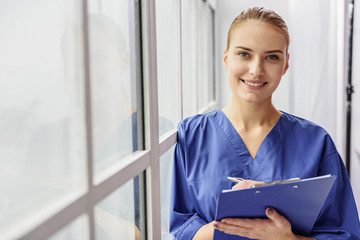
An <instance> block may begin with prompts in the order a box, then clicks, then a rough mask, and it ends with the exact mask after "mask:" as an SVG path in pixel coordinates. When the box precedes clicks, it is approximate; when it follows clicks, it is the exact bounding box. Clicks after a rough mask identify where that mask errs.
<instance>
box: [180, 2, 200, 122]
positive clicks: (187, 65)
mask: <svg viewBox="0 0 360 240" xmlns="http://www.w3.org/2000/svg"><path fill="white" fill-rule="evenodd" d="M195 3H196V1H193V0H182V1H181V15H182V16H181V21H182V23H181V28H182V32H181V35H182V39H181V41H182V84H183V115H184V118H185V117H189V116H191V115H194V114H196V113H197V104H196V101H197V98H196V96H197V93H196V92H197V91H196V90H197V77H196V66H197V64H196V54H194V53H196V47H195V39H196V37H195V30H196V29H195V28H196V26H195V24H194V22H195V14H194V13H195V9H194V7H195V5H194V4H195Z"/></svg>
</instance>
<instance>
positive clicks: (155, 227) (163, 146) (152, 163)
mask: <svg viewBox="0 0 360 240" xmlns="http://www.w3.org/2000/svg"><path fill="white" fill-rule="evenodd" d="M129 1H133V2H134V4H135V2H138V4H139V6H140V13H141V14H140V16H139V17H140V19H136V17H137V16H134V12H135V11H132V12H131V13H130V17H131V20H138V21H140V22H141V24H140V26H141V29H140V32H141V41H142V46H141V48H142V49H143V50H142V53H141V54H142V59H141V62H142V74H140V75H141V78H142V84H143V85H142V89H141V91H142V94H143V95H142V96H141V97H142V99H140V101H141V103H142V104H143V106H142V110H143V112H141V113H140V114H142V115H141V116H142V120H143V121H144V125H140V126H139V125H138V126H139V127H141V128H140V131H142V134H144V147H143V150H138V151H136V152H134V153H133V154H132V155H130V156H128V157H127V158H126V159H124V160H123V161H122V162H123V163H125V164H123V163H122V164H121V165H119V166H116V167H115V169H113V170H112V174H111V175H109V176H108V177H107V178H106V179H105V180H102V181H101V182H99V183H98V184H95V183H94V176H93V151H92V143H93V139H92V128H91V126H92V119H91V91H90V64H89V33H88V3H87V0H80V1H79V5H81V6H80V8H81V9H79V10H80V11H79V12H81V14H82V16H81V18H82V21H83V26H84V31H83V53H84V55H83V63H84V94H85V106H84V109H85V118H86V119H85V120H86V122H85V123H86V154H87V156H86V158H87V160H86V161H87V170H86V172H87V174H86V177H87V180H86V183H87V192H85V193H84V194H82V195H81V196H79V194H77V195H73V196H68V197H67V199H66V201H65V203H64V201H61V203H57V204H59V206H60V205H61V207H62V208H61V210H60V211H58V212H57V213H55V214H54V215H52V216H49V217H48V218H47V219H46V220H45V221H44V222H42V223H41V224H39V225H37V226H36V227H34V228H33V229H31V230H30V231H28V232H25V233H22V236H21V239H39V240H40V239H47V238H50V237H52V236H53V235H54V234H56V233H57V232H59V231H61V230H62V229H63V228H64V227H66V226H67V225H68V224H69V223H71V222H72V221H74V220H76V219H77V218H78V217H79V216H82V215H86V216H87V219H88V229H89V238H90V239H91V240H93V239H95V230H94V226H95V224H94V223H95V219H94V218H95V217H94V207H95V206H96V204H97V203H98V202H100V201H101V200H102V199H104V198H106V196H108V195H110V194H111V193H112V192H114V191H115V190H117V189H118V188H119V187H121V186H122V185H123V184H124V183H126V182H127V181H129V180H131V179H133V178H134V177H136V176H137V175H139V174H141V173H143V172H145V174H146V193H145V196H146V200H147V201H146V203H145V205H146V206H147V208H146V209H147V213H146V214H147V216H148V217H147V219H148V220H147V222H146V224H147V227H146V231H145V232H144V233H142V236H141V239H143V238H144V239H161V206H160V157H161V156H162V155H163V154H164V153H166V152H167V151H168V150H169V149H170V148H171V147H173V146H174V145H175V144H176V141H177V129H176V127H175V128H174V129H172V130H170V131H169V132H167V133H166V134H164V135H162V136H159V115H158V85H157V50H156V37H157V36H156V12H155V2H156V1H155V0H140V1H139V0H129ZM198 1H201V0H198ZM179 3H180V4H181V0H179ZM180 4H179V9H178V11H179V18H180V19H179V21H180V26H181V24H182V21H181V20H182V19H181V5H180ZM206 4H207V5H208V7H210V8H211V9H212V10H214V8H213V7H212V6H211V4H209V3H208V2H206ZM191 12H192V14H196V9H195V11H191ZM79 14H80V13H79ZM212 17H213V18H214V15H212ZM212 21H213V20H212ZM130 22H131V21H130ZM131 24H134V23H131ZM213 28H214V24H213ZM179 31H180V36H179V37H180V40H179V48H180V49H179V52H180V61H179V64H180V66H179V67H180V78H179V83H178V87H179V92H180V104H179V107H180V117H181V119H183V89H182V86H183V85H182V41H181V39H182V32H181V27H180V30H179ZM213 32H215V29H213ZM131 34H134V33H131ZM215 42H216V39H213V45H214V46H213V48H214V49H215ZM130 47H131V49H132V50H133V49H134V47H133V46H130ZM214 52H215V51H214ZM214 57H215V56H214ZM134 67H137V66H134ZM131 71H132V73H134V72H136V74H138V70H137V69H131ZM137 78H138V77H136V79H137ZM214 78H215V80H214V81H215V86H214V88H215V90H214V91H215V92H216V94H215V101H210V102H209V101H208V104H207V105H206V107H205V108H203V109H197V112H198V113H205V112H208V111H212V110H215V109H216V108H217V106H218V94H217V92H218V87H217V84H216V82H217V80H216V79H217V78H216V76H215V74H214ZM193 80H194V81H195V80H196V79H193ZM194 84H195V85H196V82H195V83H194ZM137 93H139V91H138V90H137ZM205 94H207V93H205ZM195 99H197V97H196V98H195ZM144 190H145V189H144ZM52 207H53V205H52ZM44 214H45V211H44Z"/></svg>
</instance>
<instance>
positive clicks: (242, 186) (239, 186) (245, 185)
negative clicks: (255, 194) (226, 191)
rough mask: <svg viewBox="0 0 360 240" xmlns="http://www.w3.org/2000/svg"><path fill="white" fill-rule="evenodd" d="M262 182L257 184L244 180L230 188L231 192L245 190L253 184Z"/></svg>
mask: <svg viewBox="0 0 360 240" xmlns="http://www.w3.org/2000/svg"><path fill="white" fill-rule="evenodd" d="M261 183H263V182H259V181H252V180H244V181H241V182H238V183H237V184H235V185H234V186H233V187H232V190H239V189H245V188H251V187H252V186H254V185H255V184H261Z"/></svg>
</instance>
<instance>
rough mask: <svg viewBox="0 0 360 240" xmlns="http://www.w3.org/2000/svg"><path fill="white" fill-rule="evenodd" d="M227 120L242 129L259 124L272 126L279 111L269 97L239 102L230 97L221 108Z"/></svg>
mask: <svg viewBox="0 0 360 240" xmlns="http://www.w3.org/2000/svg"><path fill="white" fill-rule="evenodd" d="M223 112H224V113H225V115H226V116H227V117H228V118H229V120H230V121H231V122H232V123H233V124H235V125H236V126H237V128H240V129H243V130H250V129H253V128H257V127H260V126H269V127H273V126H274V125H275V124H276V122H277V121H278V119H279V117H280V116H281V113H280V112H279V111H278V110H276V108H275V107H274V106H273V105H272V103H271V98H269V99H268V100H265V101H264V102H261V103H249V102H244V101H242V102H239V101H235V100H234V99H232V101H231V102H230V104H229V105H228V106H227V107H225V108H224V109H223Z"/></svg>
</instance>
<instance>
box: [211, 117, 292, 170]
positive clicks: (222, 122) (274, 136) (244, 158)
mask: <svg viewBox="0 0 360 240" xmlns="http://www.w3.org/2000/svg"><path fill="white" fill-rule="evenodd" d="M285 114H286V113H284V112H283V113H282V115H281V116H280V118H279V119H278V121H277V122H276V124H275V125H274V127H273V128H272V129H271V130H270V132H269V133H268V134H267V135H266V137H265V138H264V140H263V141H262V143H261V144H260V146H259V149H258V150H257V153H256V155H255V158H254V159H253V158H252V157H251V155H250V153H249V151H248V149H247V148H246V146H245V144H244V142H243V140H242V139H241V137H240V135H239V133H238V132H237V131H236V129H235V128H234V126H233V125H232V124H231V122H230V120H229V119H228V118H227V117H226V115H225V113H224V112H223V111H222V110H218V111H217V113H216V114H215V116H214V117H215V120H216V121H217V122H218V124H219V127H220V128H221V130H222V132H223V133H224V135H225V138H226V141H227V142H228V144H229V145H230V147H231V148H233V149H234V151H235V153H236V154H237V158H238V159H239V161H240V165H242V167H244V168H246V167H247V168H250V169H248V170H249V174H250V173H251V175H253V174H254V171H253V170H256V169H257V168H259V167H260V165H261V164H262V162H263V161H264V160H266V159H267V158H268V156H269V155H270V154H271V153H272V152H273V151H274V150H275V147H276V144H277V142H278V141H279V140H280V138H281V133H282V132H283V131H285V127H286V126H285V124H284V118H285V116H284V115H285ZM244 170H246V169H244ZM255 172H257V171H255Z"/></svg>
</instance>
